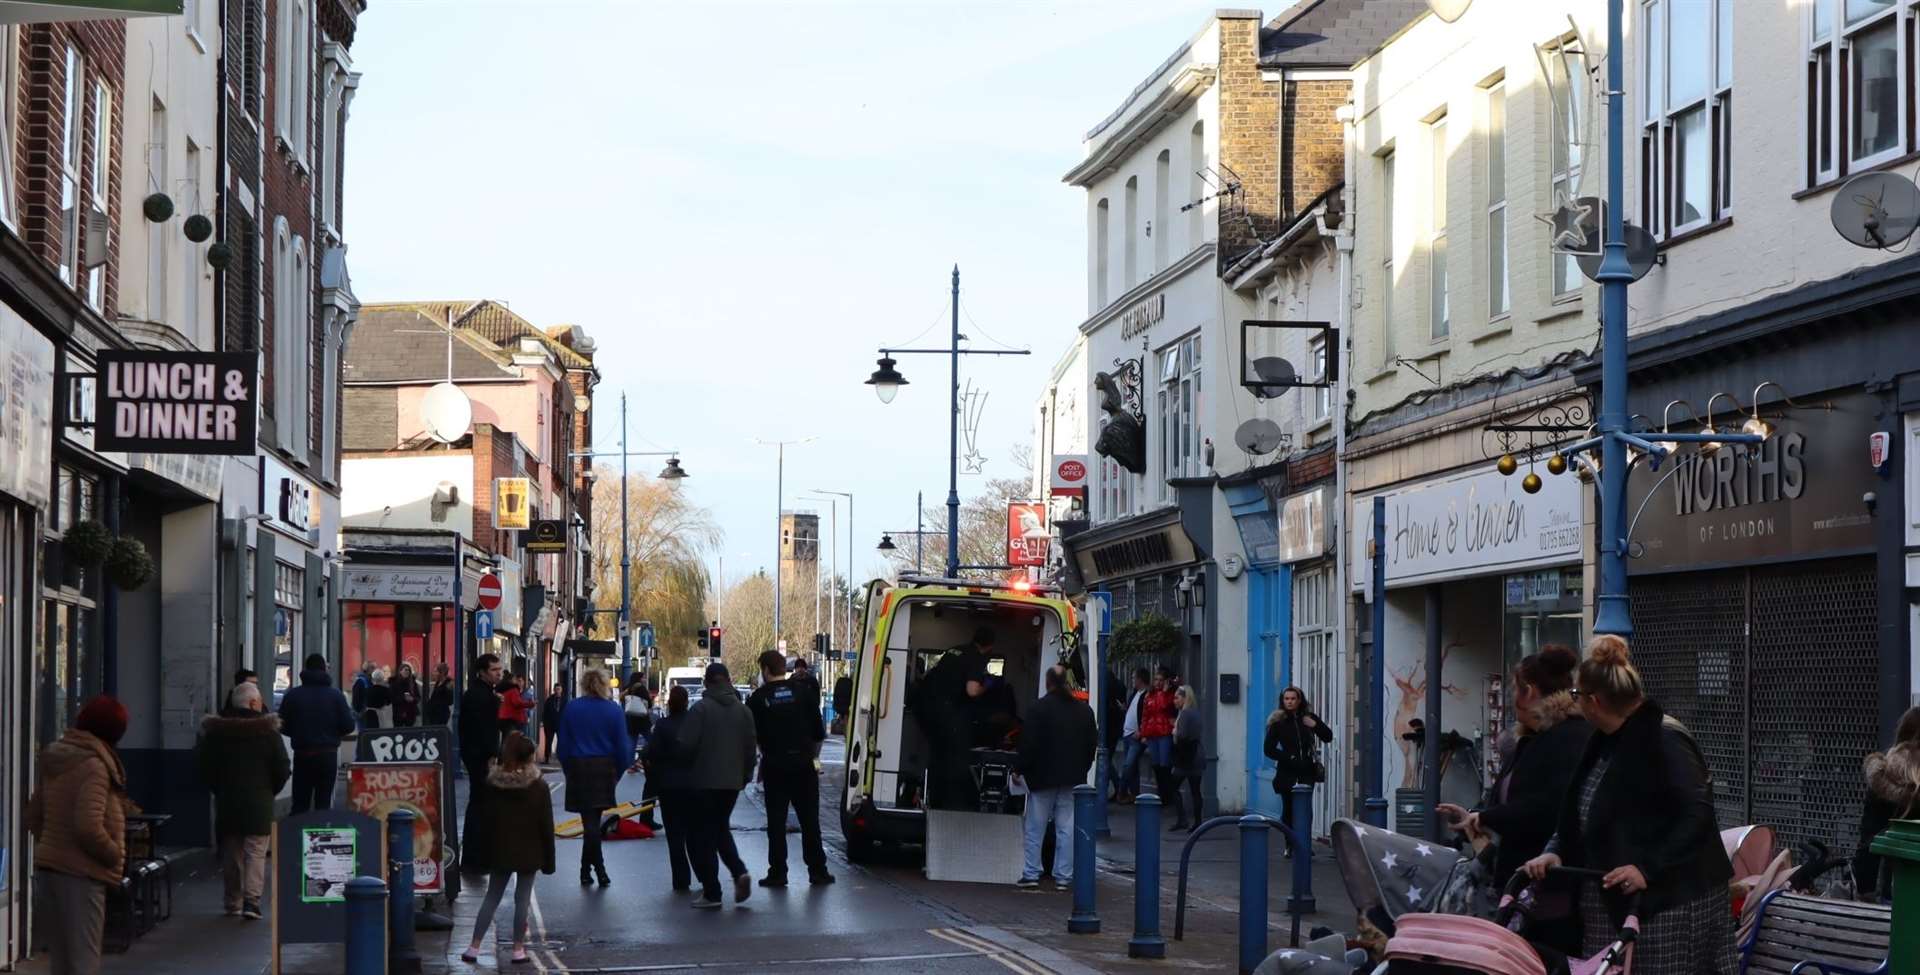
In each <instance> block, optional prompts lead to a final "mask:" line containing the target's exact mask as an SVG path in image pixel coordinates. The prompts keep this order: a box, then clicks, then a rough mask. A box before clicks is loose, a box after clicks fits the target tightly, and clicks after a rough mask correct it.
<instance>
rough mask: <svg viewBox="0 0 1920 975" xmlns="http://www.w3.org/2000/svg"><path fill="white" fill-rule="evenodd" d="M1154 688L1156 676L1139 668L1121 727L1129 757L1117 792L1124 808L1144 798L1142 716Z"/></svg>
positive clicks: (1122, 741)
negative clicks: (1153, 676) (1152, 687)
mask: <svg viewBox="0 0 1920 975" xmlns="http://www.w3.org/2000/svg"><path fill="white" fill-rule="evenodd" d="M1151 686H1152V675H1150V674H1149V673H1148V672H1147V668H1145V667H1139V668H1136V669H1135V670H1134V672H1133V697H1131V698H1129V699H1128V701H1127V715H1126V717H1125V718H1124V719H1122V721H1121V724H1120V741H1121V743H1122V744H1124V745H1125V746H1126V757H1125V758H1123V759H1121V761H1120V784H1119V786H1117V787H1116V788H1115V789H1114V792H1115V794H1116V797H1117V798H1118V799H1119V800H1120V803H1121V804H1122V805H1125V804H1128V803H1131V802H1133V800H1134V799H1135V798H1137V797H1138V796H1139V795H1140V761H1141V759H1143V758H1145V757H1146V754H1147V743H1146V742H1144V741H1142V740H1141V739H1140V716H1141V715H1142V714H1143V713H1144V712H1145V711H1146V704H1147V692H1148V690H1150V689H1151Z"/></svg>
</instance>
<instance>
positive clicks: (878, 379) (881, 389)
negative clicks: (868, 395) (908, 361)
mask: <svg viewBox="0 0 1920 975" xmlns="http://www.w3.org/2000/svg"><path fill="white" fill-rule="evenodd" d="M879 365H880V368H878V369H875V370H874V371H873V375H871V376H869V377H867V385H869V386H872V387H873V392H874V395H876V396H879V397H880V402H882V403H891V402H893V397H894V394H896V393H898V392H900V387H902V386H905V385H906V384H907V377H905V376H902V375H900V370H898V369H895V368H894V367H893V366H894V358H893V357H892V356H885V355H883V356H881V357H880V363H879Z"/></svg>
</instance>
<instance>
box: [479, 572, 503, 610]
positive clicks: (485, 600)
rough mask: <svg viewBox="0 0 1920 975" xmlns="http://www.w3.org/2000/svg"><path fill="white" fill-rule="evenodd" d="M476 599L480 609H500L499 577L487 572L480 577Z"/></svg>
mask: <svg viewBox="0 0 1920 975" xmlns="http://www.w3.org/2000/svg"><path fill="white" fill-rule="evenodd" d="M478 598H479V600H480V608H481V609H499V608H500V577H499V576H497V575H494V574H493V573H491V572H489V573H487V574H486V575H483V576H481V577H480V587H479V589H478Z"/></svg>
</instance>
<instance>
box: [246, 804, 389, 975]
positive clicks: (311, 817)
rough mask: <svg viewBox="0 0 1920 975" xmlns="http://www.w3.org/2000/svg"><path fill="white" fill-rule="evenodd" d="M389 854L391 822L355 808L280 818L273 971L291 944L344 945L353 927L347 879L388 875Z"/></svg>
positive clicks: (272, 858) (273, 861)
mask: <svg viewBox="0 0 1920 975" xmlns="http://www.w3.org/2000/svg"><path fill="white" fill-rule="evenodd" d="M386 859H387V851H386V828H385V826H384V825H383V824H380V823H376V822H374V821H373V820H372V819H369V818H368V817H366V816H363V815H360V814H359V813H356V812H353V811H351V810H347V809H321V810H315V811H313V812H304V813H301V814H299V815H297V816H288V817H287V818H285V819H282V820H280V821H279V822H276V823H274V824H273V847H272V850H271V852H270V853H269V855H268V858H267V863H268V869H269V870H271V871H272V876H273V888H272V897H273V931H272V934H273V957H272V961H271V962H270V967H269V968H268V971H271V972H278V971H280V970H281V965H280V962H281V950H282V948H283V947H284V946H286V945H338V944H340V943H341V939H342V938H343V937H344V936H345V933H346V930H347V905H346V889H345V888H346V882H347V880H349V879H351V878H353V877H385V876H386V873H387V865H386ZM385 913H386V912H385V911H382V912H381V914H382V920H384V919H385ZM384 933H385V932H384V931H383V932H381V934H382V935H384Z"/></svg>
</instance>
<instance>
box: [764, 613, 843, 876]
mask: <svg viewBox="0 0 1920 975" xmlns="http://www.w3.org/2000/svg"><path fill="white" fill-rule="evenodd" d="M747 710H748V711H750V712H752V714H753V726H754V736H755V739H756V740H757V741H758V742H759V743H760V782H761V785H762V786H764V787H765V790H766V799H767V875H766V876H765V877H762V878H760V886H762V887H785V886H786V885H787V810H788V809H789V808H791V809H792V810H793V811H794V813H795V815H796V816H797V817H798V818H799V820H800V856H801V859H803V860H805V861H806V864H807V882H808V883H811V884H813V885H814V886H819V885H822V884H830V883H833V874H831V873H828V872H827V853H826V849H825V847H824V846H823V845H822V844H821V842H820V773H819V772H818V771H816V770H815V768H814V764H813V758H814V755H815V754H816V753H817V752H818V750H819V747H820V743H821V742H823V741H826V740H827V726H826V724H825V722H823V721H821V719H820V685H818V684H815V683H813V682H812V681H811V680H810V679H806V678H803V677H801V676H800V675H798V674H796V675H794V676H791V677H790V676H788V675H787V659H786V656H785V655H783V654H782V653H781V652H780V651H778V650H768V651H767V652H765V653H763V654H761V655H760V687H759V689H758V690H755V691H754V692H753V696H751V697H749V698H747Z"/></svg>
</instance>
